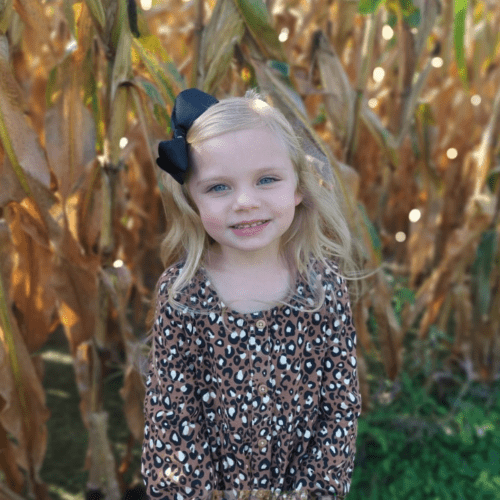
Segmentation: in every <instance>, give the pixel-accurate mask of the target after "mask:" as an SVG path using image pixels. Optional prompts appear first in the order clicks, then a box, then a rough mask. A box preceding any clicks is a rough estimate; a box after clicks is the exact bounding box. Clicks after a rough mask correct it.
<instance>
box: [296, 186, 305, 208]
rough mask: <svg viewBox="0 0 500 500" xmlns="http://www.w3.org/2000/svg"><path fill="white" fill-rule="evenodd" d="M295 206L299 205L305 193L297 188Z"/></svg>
mask: <svg viewBox="0 0 500 500" xmlns="http://www.w3.org/2000/svg"><path fill="white" fill-rule="evenodd" d="M294 198H295V206H297V205H298V204H299V203H300V202H301V201H302V200H303V199H304V195H303V194H302V193H301V192H300V191H299V190H298V189H297V190H296V191H295V196H294Z"/></svg>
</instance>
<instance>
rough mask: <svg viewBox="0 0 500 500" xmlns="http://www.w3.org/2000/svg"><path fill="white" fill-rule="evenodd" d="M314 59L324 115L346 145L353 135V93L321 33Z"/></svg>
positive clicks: (335, 56)
mask: <svg viewBox="0 0 500 500" xmlns="http://www.w3.org/2000/svg"><path fill="white" fill-rule="evenodd" d="M317 42H318V43H317V49H316V51H315V54H314V57H315V60H316V62H317V65H318V68H319V72H320V78H321V85H322V87H323V92H324V94H323V101H324V103H325V110H326V114H327V116H328V118H329V120H330V122H331V124H332V125H333V127H334V134H335V135H337V136H338V137H339V139H340V140H342V142H344V143H346V142H347V141H348V140H349V138H350V137H351V135H352V133H353V126H354V102H355V98H356V96H355V92H354V90H353V89H352V87H351V83H350V81H349V78H348V77H347V74H346V73H345V71H344V68H343V67H342V64H341V63H340V60H339V58H338V56H337V54H336V53H335V50H334V48H333V47H332V46H331V44H330V43H329V42H328V39H327V38H326V36H325V35H323V33H322V32H320V33H319V34H318V40H317Z"/></svg>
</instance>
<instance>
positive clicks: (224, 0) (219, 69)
mask: <svg viewBox="0 0 500 500" xmlns="http://www.w3.org/2000/svg"><path fill="white" fill-rule="evenodd" d="M244 32H245V25H244V22H243V19H242V17H241V15H240V13H239V11H238V9H237V7H236V6H235V4H234V1H233V0H219V1H218V2H217V4H216V5H215V8H214V10H213V12H212V15H211V17H210V21H209V22H208V24H207V25H206V26H205V28H204V30H203V35H202V39H201V45H200V56H199V57H200V59H199V63H198V68H199V71H198V87H200V88H202V89H203V90H204V91H205V92H208V93H213V92H214V91H215V89H216V87H217V84H218V83H219V81H220V80H221V79H222V78H223V77H224V76H225V75H226V72H227V69H228V67H229V63H230V62H231V60H232V58H233V53H234V46H235V45H236V44H239V43H240V42H241V39H242V37H243V33H244Z"/></svg>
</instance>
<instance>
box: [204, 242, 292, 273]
mask: <svg viewBox="0 0 500 500" xmlns="http://www.w3.org/2000/svg"><path fill="white" fill-rule="evenodd" d="M230 250H231V249H230ZM206 262H207V265H208V266H209V267H210V268H212V269H214V270H216V271H219V272H240V273H249V274H253V275H255V273H258V274H261V273H262V274H267V273H275V272H276V271H277V270H279V269H283V268H286V267H287V266H286V263H285V261H284V259H283V258H282V257H281V256H280V255H279V252H278V251H277V249H276V252H272V253H270V252H269V251H268V250H267V251H266V252H259V251H257V252H243V253H242V252H237V251H227V250H226V251H223V250H221V249H220V248H219V247H216V246H215V245H214V246H212V248H210V249H209V251H208V254H207V258H206Z"/></svg>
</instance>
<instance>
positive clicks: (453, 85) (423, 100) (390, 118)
mask: <svg viewBox="0 0 500 500" xmlns="http://www.w3.org/2000/svg"><path fill="white" fill-rule="evenodd" d="M254 86H258V87H259V88H260V89H261V90H262V91H263V93H264V94H265V95H268V96H269V97H268V98H269V101H270V102H271V103H272V104H273V105H274V106H276V107H278V108H279V109H280V110H281V111H282V112H283V113H284V114H285V116H286V117H287V118H288V119H289V120H290V122H291V123H292V125H293V127H294V129H295V130H296V131H297V132H298V133H299V134H300V137H301V140H302V142H303V145H304V149H305V151H306V153H307V154H308V155H309V159H310V161H311V162H313V163H314V164H315V165H316V166H317V168H318V169H319V170H320V172H321V174H322V176H323V178H324V182H338V183H339V184H340V185H341V187H342V190H343V192H344V193H345V195H346V199H347V201H348V208H349V210H348V215H349V220H350V224H351V227H352V228H353V231H354V232H355V234H356V236H357V237H358V238H360V239H361V241H362V242H363V249H364V250H363V259H364V266H365V268H366V269H377V272H376V273H374V274H373V276H372V277H370V278H369V279H368V286H367V287H366V290H365V292H364V293H363V294H361V296H360V298H359V300H358V301H356V302H355V303H354V304H353V311H354V321H355V325H356V328H357V331H358V339H359V344H358V345H359V347H358V357H359V370H360V372H359V374H360V381H361V390H362V397H363V405H364V408H366V411H369V409H370V398H371V394H370V390H369V385H368V376H369V373H368V364H367V363H366V361H365V359H364V357H365V356H368V355H370V356H373V357H374V358H376V359H378V360H379V361H380V363H382V364H383V367H384V370H385V372H386V376H387V377H388V378H390V379H392V380H394V379H395V378H396V377H397V376H398V374H399V373H400V370H401V363H402V358H403V351H404V347H403V342H404V339H405V337H406V336H407V335H408V334H409V332H414V333H416V334H417V336H418V338H420V339H426V338H428V337H429V336H430V335H434V334H435V333H436V332H442V333H443V334H447V333H449V332H450V331H451V332H452V333H453V335H451V336H449V337H446V338H448V339H449V340H447V343H446V346H447V363H449V364H450V366H452V365H453V364H454V365H456V366H461V367H462V368H463V369H464V370H465V371H466V373H467V376H468V378H469V379H470V380H482V381H493V380H496V379H498V377H499V373H500V248H499V247H500V245H499V232H500V231H499V229H500V218H499V211H500V181H499V179H500V140H499V136H500V4H499V3H498V2H497V0H327V1H325V0H266V2H262V1H261V0H216V1H215V0H208V1H203V0H188V1H183V0H165V1H163V0H157V1H155V0H153V1H152V2H151V0H149V1H148V0H141V2H139V0H137V2H134V0H0V450H1V453H0V498H6V499H18V498H36V499H42V500H43V499H46V498H49V496H48V493H47V487H46V485H44V483H43V481H42V479H41V477H40V469H41V466H42V464H43V461H44V457H45V453H46V447H47V437H48V436H47V421H48V419H49V418H50V412H49V411H48V409H47V407H46V396H45V393H44V389H43V385H42V381H43V374H44V361H43V359H42V358H41V356H39V355H38V354H37V351H38V350H39V349H40V348H41V347H42V346H43V345H44V344H45V343H46V342H47V340H48V338H49V337H50V335H51V334H52V333H53V332H54V331H55V330H56V329H57V328H58V327H61V326H62V327H63V328H64V333H65V335H66V337H67V340H68V343H69V346H70V352H71V356H72V360H73V366H74V371H75V374H76V383H77V387H78V391H79V396H80V412H81V416H82V420H83V422H84V424H85V426H86V428H87V430H88V435H89V441H88V442H89V445H88V452H87V461H86V464H87V467H88V471H89V477H88V484H89V487H93V488H98V489H101V490H102V491H103V492H104V493H105V495H106V498H108V499H118V498H121V496H122V495H123V487H124V484H123V473H124V471H123V468H119V467H118V466H117V464H116V463H115V459H114V457H113V454H112V453H111V448H110V443H109V440H108V437H107V418H108V415H107V413H106V412H105V411H104V410H103V396H102V372H103V367H104V364H105V362H106V359H108V358H109V357H110V356H112V357H113V356H114V357H115V358H116V357H117V356H118V355H117V354H116V353H121V354H120V356H118V359H121V360H122V361H121V364H122V370H123V373H124V384H123V387H122V389H121V391H120V394H121V396H122V398H123V412H124V414H125V416H126V421H127V424H128V427H129V429H130V432H131V434H132V435H133V437H134V439H135V440H136V441H137V442H142V438H143V414H142V411H143V410H142V404H143V398H144V387H143V383H142V379H141V376H140V375H139V373H138V370H137V368H136V365H135V363H134V359H135V358H136V352H137V350H138V349H139V347H140V338H141V337H142V336H144V335H145V333H147V332H146V330H147V328H146V324H145V316H146V312H147V310H148V308H149V306H150V304H151V299H152V290H153V288H154V285H155V282H156V279H157V278H158V277H159V276H160V274H161V272H162V271H163V269H162V264H161V261H160V259H159V243H160V241H161V237H162V235H163V233H164V232H165V228H166V224H168V220H167V219H166V216H165V213H164V210H163V205H162V186H161V184H159V182H158V179H157V175H158V169H157V167H156V164H155V158H156V152H157V145H158V142H159V141H160V140H163V139H165V138H168V137H167V136H168V134H169V132H170V128H169V126H170V118H169V117H170V113H171V110H172V106H173V102H174V99H175V96H176V95H177V94H178V93H179V92H180V91H181V90H183V89H185V88H188V87H197V88H200V89H202V90H204V91H205V92H208V93H211V94H213V95H215V96H216V97H217V98H219V99H221V98H224V97H227V96H230V95H243V94H244V92H245V90H247V89H248V88H250V87H254ZM395 299H397V300H398V303H399V304H402V305H401V307H400V308H399V309H398V310H396V308H395V306H394V303H395ZM375 336H376V339H375Z"/></svg>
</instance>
